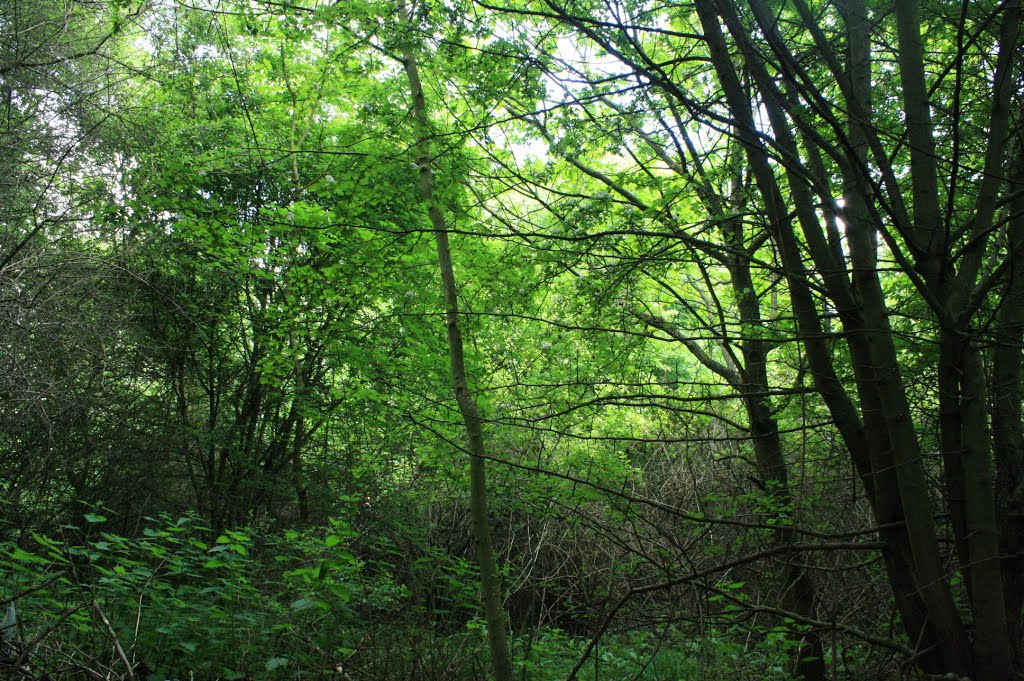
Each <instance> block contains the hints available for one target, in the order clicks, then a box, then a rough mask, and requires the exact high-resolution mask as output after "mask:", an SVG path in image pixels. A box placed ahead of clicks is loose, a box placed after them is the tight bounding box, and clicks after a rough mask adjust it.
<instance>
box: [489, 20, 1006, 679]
mask: <svg viewBox="0 0 1024 681" xmlns="http://www.w3.org/2000/svg"><path fill="white" fill-rule="evenodd" d="M492 9H495V10H498V9H504V10H506V11H517V10H516V9H512V10H509V8H497V7H493V8H492ZM519 11H522V12H523V13H525V14H527V15H529V16H532V17H534V18H535V20H537V21H543V22H551V23H556V22H557V23H560V24H562V25H563V26H566V27H569V28H570V29H571V31H572V32H573V33H574V34H575V35H576V36H577V37H578V38H581V39H586V40H589V41H593V43H594V44H596V45H597V46H599V47H600V48H601V49H602V50H603V51H604V52H605V54H607V55H609V57H608V58H609V59H614V60H615V61H616V62H618V63H619V64H620V65H622V66H624V67H625V68H624V70H623V71H619V72H612V73H609V71H608V69H607V68H606V69H604V70H603V71H602V72H600V73H582V74H577V76H583V77H585V78H587V79H589V80H590V82H591V84H592V87H593V90H591V91H590V92H586V93H585V96H584V95H581V96H580V97H579V99H578V100H576V101H573V102H569V103H570V104H571V105H574V106H578V107H581V108H583V107H586V110H588V111H589V110H591V109H594V108H597V107H598V103H597V102H603V106H604V110H605V111H606V112H607V111H609V110H611V111H612V112H614V113H613V114H605V115H611V116H612V117H613V119H612V120H613V121H614V124H615V125H619V126H622V128H624V131H623V132H622V133H621V136H620V139H621V142H620V144H621V147H620V148H623V149H624V150H625V153H626V154H628V155H629V156H630V157H631V158H632V160H633V161H634V162H635V163H637V164H638V165H639V172H641V173H645V174H646V175H647V177H650V178H652V180H653V179H657V178H658V177H660V176H663V171H662V170H661V169H660V168H657V167H655V163H657V162H659V161H660V162H663V163H664V164H665V165H667V166H669V167H672V166H673V164H674V165H678V166H680V167H683V168H686V169H687V170H686V172H687V173H688V174H689V175H690V176H691V177H694V179H695V180H696V181H697V189H696V191H698V192H700V193H702V195H703V197H702V198H703V200H704V202H705V210H707V215H708V219H709V220H711V221H713V222H714V223H718V224H721V222H722V219H721V218H720V217H717V216H718V215H721V211H716V210H714V203H709V202H714V201H718V202H720V203H721V204H723V205H729V203H728V201H729V197H730V196H731V195H734V193H735V192H733V191H731V190H730V189H729V187H730V186H734V183H730V181H729V180H728V178H726V181H725V182H721V181H718V182H717V183H714V182H712V183H708V182H706V181H705V180H703V179H702V178H701V177H700V175H699V170H694V168H695V167H696V166H695V164H696V163H697V162H699V161H700V159H701V158H704V157H705V156H706V155H707V154H708V153H709V152H708V150H709V149H710V150H711V152H710V153H714V150H715V149H716V142H715V140H717V139H722V138H723V137H730V138H732V139H734V140H735V141H736V143H737V144H738V145H739V147H740V148H741V149H742V150H743V155H744V164H745V166H746V168H747V170H746V171H745V172H744V174H743V176H744V177H749V180H750V185H749V187H747V186H740V187H739V189H740V191H742V192H745V193H746V195H747V196H748V197H749V198H748V200H749V201H752V203H751V204H750V205H749V206H748V208H747V209H746V211H744V212H743V213H742V214H741V215H742V219H743V220H744V221H750V222H751V223H752V224H753V225H756V226H757V230H756V231H754V232H753V234H752V235H751V236H748V237H747V238H746V239H747V240H746V242H745V243H744V244H737V243H735V242H732V243H730V241H729V240H728V232H727V229H725V230H723V231H724V232H725V233H724V234H722V236H721V237H720V238H718V239H709V238H708V237H707V236H706V232H705V231H704V230H703V224H704V223H703V222H697V223H689V224H687V223H683V224H679V225H678V227H676V228H675V229H676V230H678V236H677V237H676V238H677V239H678V240H680V241H681V242H683V243H692V244H694V248H695V249H698V250H700V251H703V252H704V253H708V252H712V251H717V252H722V251H723V250H725V251H727V252H728V253H730V254H731V255H732V256H733V257H740V258H741V259H742V260H743V261H744V262H745V263H746V264H744V265H741V270H742V269H745V268H746V267H753V268H756V269H758V270H761V271H763V272H764V274H763V275H762V276H764V277H765V280H770V279H771V277H772V276H773V272H775V273H777V274H778V276H779V277H781V280H780V282H779V283H780V285H781V283H782V282H784V284H785V287H784V290H783V291H780V292H779V297H780V298H781V297H782V296H783V295H785V297H786V298H788V303H789V309H791V310H792V316H793V334H794V335H793V336H792V338H791V341H790V342H796V343H798V344H799V347H800V348H801V355H802V357H801V360H800V361H801V363H802V364H803V365H804V366H805V367H806V372H807V374H806V375H807V376H808V377H809V378H810V379H811V380H812V386H813V389H814V391H815V392H816V394H817V395H818V398H819V399H820V401H821V404H822V405H823V406H824V407H825V408H827V410H828V412H829V414H830V415H831V418H832V420H833V421H834V423H835V428H836V430H837V431H838V434H839V436H840V437H841V439H842V442H843V443H844V445H845V448H846V450H847V452H848V453H849V456H850V458H851V460H852V463H853V464H854V466H855V468H856V470H857V471H858V474H859V476H860V478H861V481H862V484H863V487H864V490H865V494H866V495H867V498H868V500H869V501H870V503H871V505H872V508H873V509H874V513H875V516H876V518H877V521H878V526H879V536H880V538H881V540H882V542H883V545H884V549H883V557H884V559H885V565H886V570H887V574H888V579H889V584H890V588H891V590H892V593H893V596H894V598H895V601H896V603H897V606H898V609H899V612H900V615H901V619H902V622H903V625H904V627H905V628H906V633H907V638H908V640H909V641H910V642H912V645H913V646H914V651H915V653H914V659H915V661H916V662H917V663H918V664H919V665H920V666H921V667H922V668H923V669H925V670H926V671H929V672H935V673H939V672H953V673H956V674H960V675H970V676H972V677H974V678H979V679H1000V678H1008V677H1009V676H1010V675H1011V674H1012V671H1011V670H1012V669H1013V668H1014V666H1015V664H1016V663H1015V660H1017V659H1020V657H1021V656H1020V626H1021V587H1020V580H1019V577H1018V575H1019V574H1020V563H1019V561H1020V556H1021V551H1020V547H1021V544H1020V542H1021V526H1020V522H1019V517H1020V516H1019V512H1020V508H1021V507H1020V504H1021V500H1022V497H1021V489H1022V487H1021V486H1020V483H1019V481H1020V480H1021V465H1022V461H1024V460H1022V457H1021V449H1020V446H1019V442H1020V440H1019V433H1020V432H1021V419H1020V413H1019V411H1018V409H1017V407H1016V406H1011V405H1017V404H1019V399H1018V395H1019V390H1020V364H1021V347H1020V341H1019V335H1018V333H1019V329H1020V327H1019V322H1018V319H1017V312H1011V310H1017V309H1018V308H1019V306H1018V305H1016V304H1014V301H1015V298H1016V296H1018V295H1019V288H1018V287H1019V283H1018V279H1019V277H1018V276H1017V275H1016V274H1014V272H1015V271H1017V269H1018V268H1019V265H1020V256H1021V254H1020V252H1019V250H1018V246H1019V243H1018V240H1019V235H1018V232H1019V229H1020V225H1021V224H1022V219H1024V216H1022V214H1021V211H1020V208H1021V204H1020V201H1019V183H1020V174H1019V173H1020V167H1021V166H1020V162H1021V161H1020V159H1021V136H1020V135H1021V120H1020V117H1019V114H1018V112H1019V111H1020V100H1021V89H1020V78H1021V73H1020V70H1021V64H1020V60H1019V58H1018V56H1017V55H1019V53H1020V48H1021V40H1022V38H1021V35H1020V6H1019V4H1018V3H1016V2H1009V3H998V4H993V3H970V4H966V3H965V4H963V5H962V6H960V7H951V6H938V5H934V4H929V3H916V2H906V3H896V4H895V5H894V6H893V7H891V8H890V7H887V6H886V7H881V6H879V7H875V6H869V5H868V4H867V3H847V4H845V5H843V6H842V7H832V6H830V5H827V4H824V3H820V4H819V3H807V2H805V1H804V0H799V1H796V2H793V3H786V4H784V5H781V6H775V5H770V4H769V3H764V2H760V1H752V2H749V3H744V4H742V5H738V4H736V3H732V2H730V1H728V0H722V1H713V0H708V1H700V2H695V3H693V4H686V5H673V6H671V7H660V6H659V7H653V6H651V7H648V6H647V5H645V4H636V3H608V4H605V5H604V6H600V7H599V6H596V5H591V4H589V3H562V2H556V1H555V0H550V1H548V2H544V3H535V4H529V5H527V6H525V7H524V8H523V9H522V10H519ZM925 45H926V46H927V49H925V47H924V46H925ZM612 68H614V67H612ZM555 75H556V77H557V74H555ZM598 78H601V80H597V79H598ZM610 83H617V84H619V89H617V90H616V89H614V88H613V87H611V86H610V85H609V84H610ZM600 88H603V90H601V89H600ZM624 108H625V109H629V111H631V112H636V113H631V114H630V115H628V116H627V115H623V112H622V110H623V109H624ZM589 115H590V117H591V120H592V121H596V120H599V118H598V116H597V115H595V114H589ZM567 158H569V160H570V162H572V160H573V157H572V156H568V157H567ZM708 163H710V161H709V162H708ZM584 172H588V173H589V174H590V175H591V176H592V177H595V178H597V179H598V180H600V181H602V182H603V183H604V184H605V186H606V187H607V189H606V190H605V191H609V190H610V191H612V192H613V194H614V195H615V196H616V197H617V198H618V199H619V200H621V201H622V202H624V203H627V204H632V205H634V206H642V205H643V204H646V201H645V200H644V198H643V197H644V195H645V192H646V191H649V190H637V189H634V188H633V187H628V186H625V185H623V184H621V183H616V182H615V181H611V182H604V178H602V177H601V176H600V174H599V173H598V172H597V171H596V170H595V169H593V168H591V169H589V170H584ZM747 173H749V175H747ZM612 174H616V175H617V176H622V175H623V174H622V173H621V172H620V171H619V169H614V170H613V171H611V172H609V173H607V174H606V176H607V177H608V179H611V175H612ZM940 176H941V177H946V178H949V179H948V181H947V182H944V183H940V182H939V177H940ZM716 196H717V197H718V198H717V199H716V198H715V197H716ZM661 210H662V213H661V215H660V216H658V218H657V221H656V224H659V225H669V224H670V223H671V222H673V221H675V222H679V220H680V217H683V216H680V215H672V214H671V213H670V212H669V211H670V210H671V209H669V208H668V207H664V208H661ZM726 217H728V216H726ZM725 224H726V225H727V224H728V222H726V223H725ZM761 235H763V237H762V236H761ZM738 246H739V247H740V248H739V250H737V247H738ZM734 270H735V266H734ZM897 282H908V283H909V288H908V287H899V288H897V287H896V286H895V284H896V283H897ZM742 288H745V287H741V290H739V291H737V292H738V293H740V294H741V293H742V292H743V291H742ZM915 299H919V300H921V301H923V305H918V304H917V303H916V301H915ZM736 304H737V305H741V304H742V297H739V298H738V299H737V301H736ZM911 308H912V309H914V310H916V312H915V314H917V315H919V316H920V319H919V321H918V322H917V324H918V326H917V328H918V329H919V330H920V331H925V330H926V331H925V332H926V333H928V334H930V336H929V337H930V339H931V341H932V342H933V343H934V346H935V348H937V352H935V350H931V351H929V359H928V361H927V363H926V366H927V371H928V372H929V375H928V377H927V378H926V379H925V381H926V382H927V383H928V385H929V386H931V387H930V390H931V391H933V394H935V395H937V401H938V409H939V412H940V418H941V427H940V428H939V432H937V433H932V432H928V431H927V429H925V428H923V427H921V424H918V423H915V414H918V418H920V412H918V411H917V410H915V408H914V405H912V404H911V400H910V397H909V394H908V388H907V386H906V378H907V377H906V371H907V368H906V367H907V366H908V363H909V361H910V360H909V357H908V355H907V352H906V350H905V349H904V347H903V346H904V343H903V342H902V341H901V339H900V337H899V336H898V335H896V333H895V332H894V329H896V328H897V327H899V325H900V322H899V321H898V320H899V319H900V312H899V311H900V310H901V309H911ZM741 310H742V307H741ZM741 314H742V313H741ZM747 317H748V320H753V319H754V318H753V317H751V316H750V314H748V315H747ZM831 318H835V319H836V320H837V322H838V324H839V329H840V332H839V333H838V334H836V333H834V332H832V331H831V330H830V329H829V328H828V327H827V326H826V324H825V321H826V320H829V319H831ZM648 321H650V322H656V323H658V322H657V320H655V319H648ZM662 327H663V328H668V327H667V325H665V324H662ZM727 333H728V332H727ZM722 340H723V342H726V343H734V344H736V345H737V346H738V347H743V348H745V352H744V354H745V355H746V356H747V357H746V359H747V362H748V367H747V368H748V369H749V368H750V366H749V361H750V359H751V357H750V355H749V353H750V351H751V350H752V349H753V348H755V347H756V344H755V343H752V342H751V341H750V340H744V338H742V337H740V338H737V337H733V336H730V335H726V336H725V337H724V338H723V339H722ZM917 366H921V365H920V364H918V365H917ZM847 368H848V369H849V371H850V373H851V379H850V380H849V381H846V380H844V379H842V378H841V376H842V375H843V373H844V372H845V371H847ZM754 416H755V415H754V414H753V413H752V414H751V417H752V418H753V417H754ZM751 425H752V426H753V421H752V424H751ZM932 442H934V443H936V445H937V449H938V451H937V452H935V453H934V454H933V453H931V452H930V448H929V444H930V443H932ZM937 467H941V477H942V480H943V488H942V489H936V488H934V487H933V486H932V485H931V484H930V482H929V481H930V479H931V475H932V472H934V471H935V470H936V469H937ZM937 513H938V514H939V517H948V518H949V521H948V524H947V523H944V522H939V523H936V521H935V520H934V518H935V517H936V514H937ZM946 514H948V515H946ZM947 533H948V534H949V535H950V536H952V537H953V538H954V539H955V545H956V552H955V557H956V562H955V563H951V562H950V561H949V556H947V555H945V553H944V552H943V549H942V547H943V539H944V537H946V536H947ZM960 577H962V582H961V581H960ZM959 584H963V587H962V588H963V591H961V587H960V586H958V585H959ZM961 598H962V599H964V602H966V604H967V605H966V606H965V608H960V607H958V606H957V605H956V603H957V602H958V600H960V599H961ZM790 608H793V606H790ZM794 609H795V608H794ZM972 628H973V629H974V630H975V631H976V632H977V634H976V635H974V636H972V635H970V634H969V633H968V632H969V630H970V629H972Z"/></svg>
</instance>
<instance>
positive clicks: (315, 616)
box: [0, 514, 785, 681]
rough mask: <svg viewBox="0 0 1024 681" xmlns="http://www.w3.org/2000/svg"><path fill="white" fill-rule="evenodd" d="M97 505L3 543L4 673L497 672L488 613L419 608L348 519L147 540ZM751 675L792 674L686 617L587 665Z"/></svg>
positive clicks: (533, 676) (194, 528)
mask: <svg viewBox="0 0 1024 681" xmlns="http://www.w3.org/2000/svg"><path fill="white" fill-rule="evenodd" d="M86 518H87V520H88V521H89V525H87V526H86V527H84V528H71V527H69V528H66V529H65V534H64V536H62V537H59V538H53V537H44V536H41V535H32V537H31V540H30V541H23V542H21V544H20V545H16V544H13V543H7V544H3V545H0V574H2V575H3V577H2V578H0V579H2V583H0V588H2V592H0V593H2V594H3V598H2V601H3V602H4V608H5V609H6V607H7V606H6V603H8V602H11V601H13V603H14V604H15V607H16V612H17V618H18V624H17V641H15V642H14V644H13V645H11V646H8V650H7V651H6V652H5V653H4V657H6V659H2V658H0V670H3V671H8V672H9V673H13V674H21V675H24V676H25V677H26V678H44V675H46V676H45V677H48V678H50V679H52V680H53V681H59V680H63V679H79V678H104V679H132V678H134V679H152V680H158V681H165V680H174V681H178V680H182V681H184V680H186V679H187V680H190V681H191V680H194V679H202V680H204V681H206V680H209V681H214V680H217V679H223V680H225V681H231V680H240V679H245V680H247V681H256V680H266V681H273V680H276V679H322V678H341V679H348V680H350V681H362V680H365V681H371V680H377V679H379V680H385V679H387V680H389V681H391V680H399V679H408V680H410V681H412V680H423V681H430V680H436V681H463V680H465V681H469V680H477V679H479V680H481V681H482V680H484V679H487V678H488V677H489V674H488V669H487V646H486V634H485V631H484V629H483V624H482V622H481V621H480V620H479V619H475V618H470V619H469V620H468V621H463V622H457V621H453V619H452V618H451V617H450V613H444V612H434V613H431V612H430V611H428V610H426V609H424V608H422V607H417V606H416V605H415V604H414V603H413V602H412V599H411V598H410V597H409V596H410V594H409V590H408V589H407V588H406V587H404V586H402V585H400V584H399V583H397V580H396V579H395V578H394V576H393V575H392V574H391V573H390V572H389V571H388V570H387V569H386V566H384V565H379V564H373V563H367V562H364V561H361V560H359V559H357V558H356V557H355V556H354V555H353V554H352V552H350V550H349V549H348V548H347V547H348V546H349V544H350V539H351V538H352V532H351V531H350V530H349V529H348V527H347V526H346V525H345V524H344V523H342V522H332V524H331V525H330V526H329V527H326V528H322V529H321V530H320V531H319V532H307V533H298V532H286V533H283V534H281V535H280V536H257V535H256V533H253V532H247V531H226V532H224V533H223V534H221V535H219V536H216V537H215V538H214V539H213V540H212V541H211V540H208V539H204V537H209V536H210V531H209V530H208V528H204V527H202V526H200V525H199V524H198V522H197V521H196V520H195V519H193V518H181V519H177V520H172V519H169V518H161V519H153V520H151V524H150V526H149V527H147V528H144V529H143V531H142V532H141V533H140V536H138V537H137V538H126V537H122V536H119V535H116V534H112V533H109V532H105V531H103V523H104V521H105V518H103V517H102V516H101V515H98V514H90V515H88V516H86ZM453 574H454V573H453ZM460 580H463V581H464V580H465V575H458V574H454V576H453V577H452V578H451V583H452V585H453V586H452V588H453V589H456V590H461V591H466V586H465V583H460ZM446 617H447V619H446ZM586 644H587V641H586V640H585V639H582V638H579V637H574V636H570V635H568V634H566V633H564V632H562V631H560V630H558V629H554V628H545V629H541V630H537V631H533V632H530V633H529V634H528V635H521V636H519V637H517V638H515V639H514V645H515V650H514V652H515V659H516V668H517V678H519V679H522V680H523V681H527V680H533V681H548V680H551V681H554V680H556V679H565V678H567V677H568V675H569V673H570V671H571V670H572V669H573V668H574V667H575V666H576V664H577V662H578V661H579V660H580V658H581V655H582V653H583V651H584V649H585V647H586ZM758 656H760V657H758ZM4 667H6V670H4V669H3V668H4ZM755 670H757V671H755ZM765 670H768V671H767V672H766V671H765ZM766 674H767V675H766ZM773 674H774V675H773ZM744 677H746V678H785V674H784V673H783V670H782V666H780V665H777V664H776V661H774V660H771V659H768V658H767V657H765V655H764V654H763V651H762V653H758V651H756V650H750V649H744V647H743V646H741V645H738V644H736V643H732V642H730V639H729V638H722V639H717V638H714V637H710V636H705V637H703V638H701V639H700V640H699V642H698V641H695V640H694V639H693V638H692V637H689V636H684V635H683V634H682V633H680V632H677V631H674V630H667V631H663V632H661V633H660V634H659V635H654V634H653V633H651V632H634V633H632V634H617V635H610V636H607V637H605V639H604V640H602V642H601V645H600V646H599V647H597V648H596V650H595V651H594V652H593V654H592V655H590V656H589V657H588V659H587V661H586V663H585V664H584V665H582V668H581V669H580V670H579V673H578V676H577V678H579V679H583V680H591V679H593V680H595V681H596V680H597V679H636V680H637V681H679V680H682V679H687V680H688V679H721V678H744Z"/></svg>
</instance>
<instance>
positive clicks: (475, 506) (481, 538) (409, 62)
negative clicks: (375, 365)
mask: <svg viewBox="0 0 1024 681" xmlns="http://www.w3.org/2000/svg"><path fill="white" fill-rule="evenodd" d="M399 12H400V15H401V19H402V21H403V22H404V23H405V24H406V26H409V25H410V24H411V18H410V15H409V8H408V6H407V5H406V4H405V3H404V2H403V3H402V4H401V5H400V8H399ZM402 57H403V61H404V66H405V72H406V76H407V77H408V79H409V89H410V92H411V96H412V113H413V121H414V122H415V126H416V147H417V155H418V164H419V174H420V192H421V193H422V195H423V201H424V203H425V204H426V206H427V212H428V214H429V216H430V223H431V226H432V227H433V230H434V241H435V243H436V245H437V259H438V263H439V265H440V269H441V282H442V286H443V288H444V302H445V320H446V325H447V331H448V352H449V359H450V363H451V372H452V385H453V388H454V391H455V400H456V402H458V406H459V412H460V413H461V414H462V420H463V423H464V424H465V428H466V436H467V440H468V449H469V453H470V460H469V484H470V514H471V517H472V523H473V535H474V540H475V541H476V554H477V563H478V567H479V570H480V582H481V590H482V598H483V606H484V615H485V617H486V620H487V638H488V641H489V643H490V648H491V663H492V667H493V672H494V678H495V680H496V681H512V656H511V654H510V652H509V647H508V636H507V633H506V628H505V612H504V609H503V604H502V596H501V586H500V583H499V580H498V570H497V566H496V563H495V557H494V548H493V546H492V543H491V529H490V525H489V522H488V518H487V475H486V465H485V459H484V454H485V449H484V435H483V423H482V420H481V418H480V414H479V411H478V409H477V405H476V400H475V399H474V398H473V395H472V393H471V392H470V391H469V383H468V380H467V376H466V359H465V352H464V348H463V342H462V333H461V330H460V328H459V301H458V293H457V289H456V282H455V271H454V268H453V267H452V256H451V248H450V246H449V243H448V226H447V224H446V222H445V217H444V213H443V212H442V211H441V208H440V206H438V204H437V201H436V200H435V199H434V174H433V170H432V168H431V161H432V157H431V151H430V137H429V135H430V117H429V114H428V112H427V104H426V98H425V97H424V94H423V85H422V83H421V81H420V76H419V69H418V68H417V62H416V55H415V51H414V48H413V47H412V45H411V44H409V45H407V46H406V47H405V49H404V50H403V54H402Z"/></svg>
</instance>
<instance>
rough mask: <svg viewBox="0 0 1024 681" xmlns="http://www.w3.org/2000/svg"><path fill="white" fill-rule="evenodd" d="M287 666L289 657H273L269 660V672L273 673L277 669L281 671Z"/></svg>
mask: <svg viewBox="0 0 1024 681" xmlns="http://www.w3.org/2000/svg"><path fill="white" fill-rule="evenodd" d="M286 664H288V658H287V657H272V658H270V659H269V660H267V671H268V672H272V671H274V670H275V669H280V668H281V667H283V666H285V665H286Z"/></svg>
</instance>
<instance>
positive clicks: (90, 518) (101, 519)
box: [85, 513, 107, 523]
mask: <svg viewBox="0 0 1024 681" xmlns="http://www.w3.org/2000/svg"><path fill="white" fill-rule="evenodd" d="M85 521H86V522H88V523H105V522H107V517H106V516H102V515H100V514H99V513H86V514H85Z"/></svg>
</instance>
